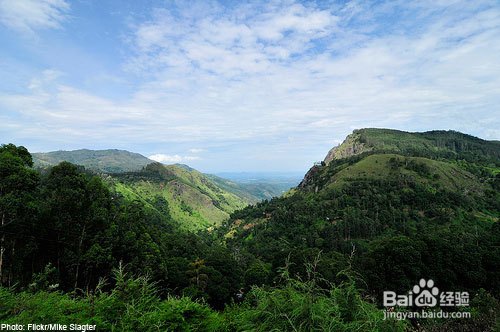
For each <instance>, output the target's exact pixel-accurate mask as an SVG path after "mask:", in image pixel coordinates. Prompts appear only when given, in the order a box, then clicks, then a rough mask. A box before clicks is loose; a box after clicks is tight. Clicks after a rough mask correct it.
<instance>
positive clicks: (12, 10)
mask: <svg viewBox="0 0 500 332" xmlns="http://www.w3.org/2000/svg"><path fill="white" fill-rule="evenodd" d="M69 8H70V5H69V3H68V2H66V1H65V0H0V22H1V23H2V24H4V25H5V26H7V27H8V28H10V29H12V30H16V31H19V32H22V33H33V32H34V31H35V30H37V29H57V28H60V27H61V23H62V22H63V21H65V20H66V19H67V17H68V16H67V15H68V14H67V13H68V11H69Z"/></svg>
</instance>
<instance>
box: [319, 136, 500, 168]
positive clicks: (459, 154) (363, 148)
mask: <svg viewBox="0 0 500 332" xmlns="http://www.w3.org/2000/svg"><path fill="white" fill-rule="evenodd" d="M499 147H500V142H498V141H486V140H483V139H480V138H477V137H474V136H471V135H467V134H463V133H461V132H458V131H454V130H433V131H427V132H406V131H401V130H394V129H381V128H363V129H356V130H354V131H353V132H352V134H350V135H348V136H347V137H346V139H345V140H344V142H342V143H341V144H340V145H338V146H336V147H334V148H332V149H331V150H330V151H329V152H328V154H327V155H326V157H325V160H324V161H325V164H329V163H330V162H331V161H332V160H335V159H344V158H349V157H352V156H355V155H359V154H362V153H365V152H380V153H397V154H402V155H413V156H427V155H429V154H432V155H433V156H434V157H435V158H452V159H456V158H459V159H465V160H469V161H482V162H490V161H494V160H498V157H500V156H499Z"/></svg>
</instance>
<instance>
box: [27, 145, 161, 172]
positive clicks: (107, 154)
mask: <svg viewBox="0 0 500 332" xmlns="http://www.w3.org/2000/svg"><path fill="white" fill-rule="evenodd" d="M32 156H33V162H34V163H35V167H38V168H46V167H48V166H54V165H57V164H59V163H60V162H62V161H67V162H70V163H72V164H76V165H82V166H85V168H87V169H91V170H94V171H102V172H106V173H120V172H130V171H138V170H141V169H142V168H143V167H144V166H146V165H148V164H151V163H152V162H153V161H152V160H150V159H148V158H146V157H144V156H143V155H141V154H139V153H132V152H129V151H124V150H114V149H110V150H87V149H82V150H74V151H53V152H46V153H33V154H32Z"/></svg>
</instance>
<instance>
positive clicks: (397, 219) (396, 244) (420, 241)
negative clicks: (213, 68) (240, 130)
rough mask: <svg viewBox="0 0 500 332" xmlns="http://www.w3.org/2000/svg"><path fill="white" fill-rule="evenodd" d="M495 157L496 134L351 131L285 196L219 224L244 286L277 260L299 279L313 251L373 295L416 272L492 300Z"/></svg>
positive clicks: (409, 280) (499, 237)
mask: <svg viewBox="0 0 500 332" xmlns="http://www.w3.org/2000/svg"><path fill="white" fill-rule="evenodd" d="M499 156H500V143H499V142H496V141H484V140H481V139H478V138H475V137H472V136H469V135H465V134H461V133H457V132H446V131H432V132H426V133H407V132H401V131H395V130H387V129H362V130H356V131H354V133H353V134H351V135H349V137H348V138H347V139H346V140H345V141H344V143H342V144H341V145H340V146H338V147H335V148H334V149H332V150H331V151H330V152H329V153H328V155H327V157H326V158H325V161H324V162H323V163H322V164H321V165H315V166H313V167H312V168H311V169H310V170H309V172H308V173H307V174H306V176H305V177H304V179H303V181H302V182H301V184H300V185H299V186H298V187H297V188H296V189H295V190H293V191H292V192H290V193H289V194H287V195H286V197H280V198H275V199H272V200H270V201H264V202H262V203H259V204H256V205H254V206H249V207H247V208H245V209H243V210H241V211H237V212H235V213H234V214H233V215H232V218H231V220H230V222H228V223H227V224H226V225H225V228H222V229H220V231H221V232H223V235H224V236H225V237H226V238H227V239H228V241H227V243H228V246H229V247H230V248H232V250H233V251H234V252H237V253H238V256H237V257H238V258H237V259H238V260H239V261H240V262H243V264H244V266H245V267H244V270H245V271H246V272H245V282H246V283H247V284H254V283H257V284H261V283H264V284H265V283H267V282H269V281H270V280H274V279H275V278H276V277H277V276H278V273H277V271H278V268H279V267H280V266H282V262H283V261H284V260H287V259H289V260H290V269H291V271H292V272H293V273H298V274H299V275H301V276H302V277H303V278H306V277H307V271H306V269H305V265H304V263H306V262H308V261H311V260H312V259H313V258H314V257H316V256H317V255H320V256H321V260H320V261H319V263H318V265H317V271H318V272H319V273H321V275H322V276H323V277H324V278H326V279H327V280H329V281H332V282H340V280H339V279H338V278H339V275H338V273H339V272H340V271H342V270H343V269H345V268H346V267H348V266H351V267H352V268H353V269H354V271H356V273H357V274H358V275H359V277H360V278H361V280H363V281H362V282H363V283H364V284H365V292H366V295H367V296H370V297H372V298H373V299H374V300H375V301H377V302H378V303H380V302H381V300H382V299H381V296H382V292H383V291H384V290H393V291H395V292H398V294H403V293H405V292H407V291H408V290H409V289H411V287H412V285H413V284H415V282H416V281H418V280H419V279H420V278H427V279H429V278H431V279H433V280H434V281H435V282H436V284H439V285H440V287H441V288H442V289H450V290H458V289H460V290H464V291H468V292H470V293H471V294H476V293H477V292H478V291H479V289H481V288H482V289H485V290H486V291H487V292H489V293H490V294H492V295H493V296H494V297H496V298H497V299H498V296H499V295H500V272H499V271H500V251H499V250H500V247H499V246H498V244H499V243H500V224H499V217H500V157H499ZM462 323H463V322H462ZM442 328H444V327H442ZM447 328H450V327H447ZM469 328H470V327H469ZM472 330H474V329H472Z"/></svg>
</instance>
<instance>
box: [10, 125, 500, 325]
mask: <svg viewBox="0 0 500 332" xmlns="http://www.w3.org/2000/svg"><path fill="white" fill-rule="evenodd" d="M353 135H354V137H351V138H350V139H348V140H346V142H344V145H341V146H340V147H339V148H338V149H337V152H338V151H340V150H342V151H344V152H345V153H344V152H342V153H343V155H342V156H341V157H339V156H334V155H335V153H337V152H335V151H334V153H329V155H331V156H334V157H332V158H328V157H327V160H325V162H323V163H322V164H321V165H319V164H318V165H316V166H313V167H312V168H311V170H310V171H309V172H308V174H306V177H305V178H304V180H303V182H302V183H301V184H300V185H299V186H298V187H297V188H295V189H292V190H291V191H290V192H288V193H287V194H285V195H284V196H282V197H279V198H274V199H271V200H265V201H262V202H260V203H257V204H255V205H250V206H247V207H246V208H243V209H241V210H238V211H236V212H234V213H232V215H231V217H230V218H229V220H227V221H226V222H224V223H223V225H221V226H219V227H215V228H213V227H211V228H209V229H207V230H198V231H194V230H186V229H185V228H183V227H181V226H180V225H179V222H178V221H177V220H175V219H176V218H175V215H172V214H171V213H170V211H171V210H170V208H169V205H168V203H167V202H166V201H165V199H163V198H162V197H161V196H157V197H155V199H154V200H148V201H147V204H146V203H145V201H144V200H141V199H138V198H137V197H135V196H133V197H132V196H129V197H127V196H126V195H123V193H122V192H120V190H116V183H117V181H123V182H124V183H126V181H131V179H132V178H131V177H132V175H131V174H124V175H121V176H118V177H115V178H114V179H113V180H112V181H110V180H109V176H107V175H104V174H98V173H94V172H92V171H89V170H86V169H85V168H83V167H81V166H77V165H74V164H71V163H69V162H61V163H60V164H58V165H56V166H53V167H51V168H48V169H45V170H43V171H38V170H35V169H34V168H33V161H32V157H31V155H30V153H29V152H28V151H27V150H26V149H25V148H24V147H22V146H15V145H13V144H6V145H2V146H1V148H0V213H1V216H2V220H1V229H0V282H1V288H0V321H1V322H5V323H8V324H15V323H22V324H27V323H68V324H70V323H78V324H96V325H97V328H98V330H103V331H108V330H109V331H111V330H124V331H138V330H141V331H142V330H144V331H165V330H172V331H190V330H195V331H271V330H275V331H354V330H356V331H404V330H419V329H422V328H423V329H425V330H426V331H443V330H462V331H488V330H495V329H499V328H500V323H499V319H498V313H499V312H500V310H499V309H500V307H499V304H498V299H499V296H500V247H499V244H500V226H499V223H498V218H499V217H500V168H499V165H500V159H499V156H500V148H499V144H497V143H498V142H487V141H482V140H479V139H476V138H473V137H471V136H467V135H463V134H459V133H454V132H451V133H450V132H428V133H422V134H410V136H409V137H406V136H407V133H404V134H401V132H396V131H389V132H384V131H378V130H367V131H357V132H355V133H354V134H353ZM394 135H396V137H394ZM398 135H401V136H398ZM405 137H406V138H405ZM422 140H424V141H422ZM422 142H424V143H422ZM429 142H431V143H432V144H431V143H429ZM347 145H350V146H347ZM360 147H361V148H360ZM337 154H338V153H337ZM149 171H151V169H149ZM155 174H156V173H155ZM420 278H432V279H433V280H434V281H435V283H436V284H437V285H439V287H440V289H443V290H449V291H466V292H469V294H471V300H470V308H467V309H468V310H470V311H471V314H472V317H471V318H470V319H463V320H443V319H422V320H402V321H398V320H393V319H387V320H386V319H384V313H383V311H384V309H385V308H384V307H383V306H382V303H381V301H382V297H381V294H382V292H384V291H386V290H392V291H395V292H397V293H399V294H403V293H405V292H407V291H408V290H409V289H411V288H412V287H413V285H414V284H415V283H416V282H418V280H419V279H420ZM459 309H460V308H444V310H451V311H453V310H459Z"/></svg>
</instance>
